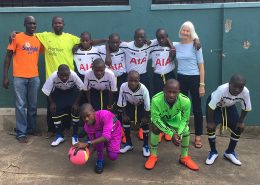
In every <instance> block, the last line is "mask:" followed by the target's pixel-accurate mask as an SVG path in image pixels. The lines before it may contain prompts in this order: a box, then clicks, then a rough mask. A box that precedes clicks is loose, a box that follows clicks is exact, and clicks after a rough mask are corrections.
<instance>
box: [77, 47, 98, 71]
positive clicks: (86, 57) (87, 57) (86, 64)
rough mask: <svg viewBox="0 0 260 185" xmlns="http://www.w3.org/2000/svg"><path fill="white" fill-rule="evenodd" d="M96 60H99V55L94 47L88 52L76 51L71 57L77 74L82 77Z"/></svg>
mask: <svg viewBox="0 0 260 185" xmlns="http://www.w3.org/2000/svg"><path fill="white" fill-rule="evenodd" d="M97 58H100V55H99V53H98V48H96V47H92V48H91V49H90V50H88V51H82V50H81V49H78V50H77V52H76V53H75V54H74V56H73V59H74V62H75V64H76V67H77V69H78V72H79V73H80V74H82V75H84V74H85V72H86V71H88V70H90V69H91V68H92V63H93V61H94V60H95V59H97Z"/></svg>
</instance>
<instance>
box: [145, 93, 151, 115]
mask: <svg viewBox="0 0 260 185" xmlns="http://www.w3.org/2000/svg"><path fill="white" fill-rule="evenodd" d="M144 109H145V110H146V111H150V95H149V91H148V89H147V88H144Z"/></svg>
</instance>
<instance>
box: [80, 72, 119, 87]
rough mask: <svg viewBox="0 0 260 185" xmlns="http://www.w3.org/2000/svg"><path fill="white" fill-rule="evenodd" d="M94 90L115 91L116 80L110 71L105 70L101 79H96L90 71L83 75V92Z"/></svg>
mask: <svg viewBox="0 0 260 185" xmlns="http://www.w3.org/2000/svg"><path fill="white" fill-rule="evenodd" d="M91 88H94V89H96V90H102V91H103V90H109V91H117V86H116V78H115V75H114V73H113V72H112V71H111V70H110V69H107V68H106V69H105V74H104V76H103V77H102V78H101V79H97V78H96V76H95V75H94V72H93V71H92V69H91V70H89V71H87V72H86V73H85V78H84V87H83V89H84V90H85V91H88V90H90V89H91Z"/></svg>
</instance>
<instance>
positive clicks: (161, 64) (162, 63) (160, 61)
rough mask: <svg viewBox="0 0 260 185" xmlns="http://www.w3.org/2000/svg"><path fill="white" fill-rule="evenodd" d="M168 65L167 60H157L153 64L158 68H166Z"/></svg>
mask: <svg viewBox="0 0 260 185" xmlns="http://www.w3.org/2000/svg"><path fill="white" fill-rule="evenodd" d="M168 64H170V59H169V58H167V60H164V59H161V60H160V59H159V58H158V59H157V60H156V62H155V65H159V66H167V65H168Z"/></svg>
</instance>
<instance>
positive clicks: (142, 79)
mask: <svg viewBox="0 0 260 185" xmlns="http://www.w3.org/2000/svg"><path fill="white" fill-rule="evenodd" d="M140 82H141V83H142V84H144V86H145V87H146V88H147V90H148V91H149V92H150V79H149V75H148V73H147V72H146V73H144V74H140Z"/></svg>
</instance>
